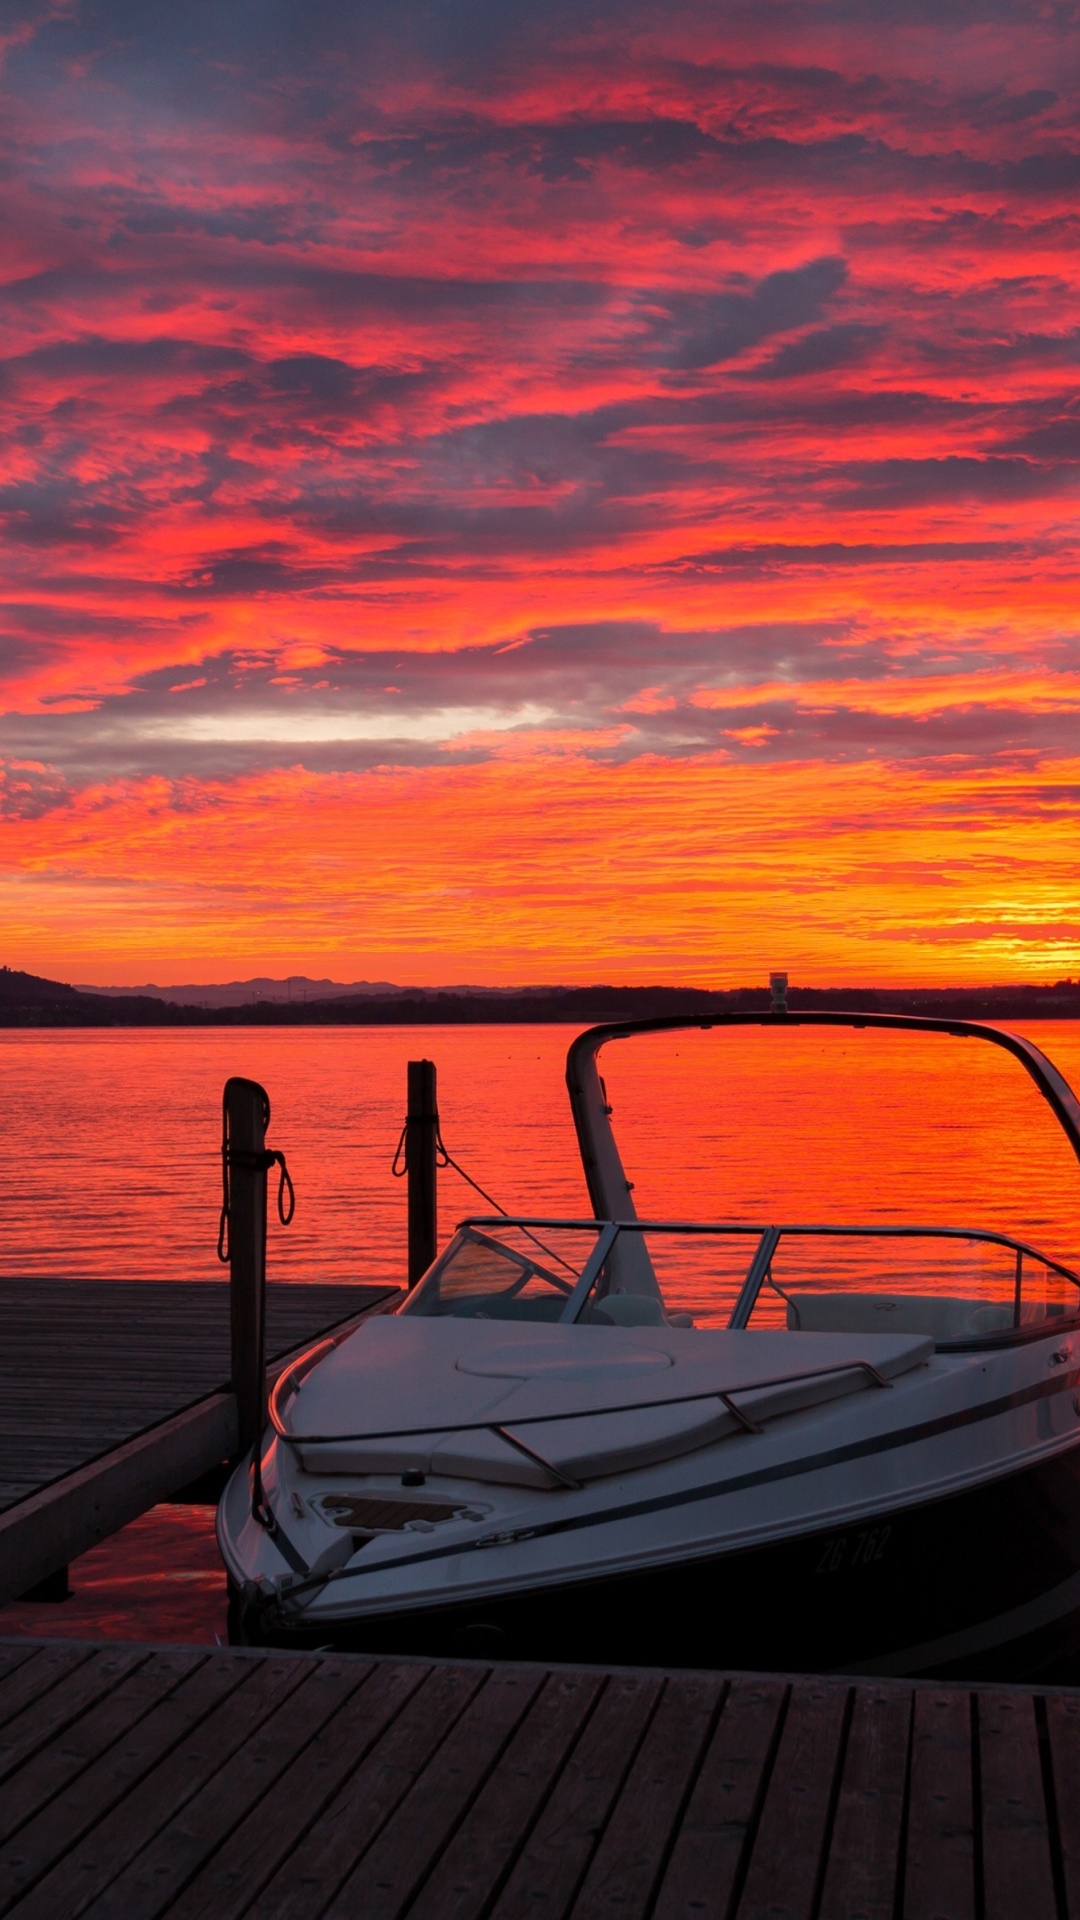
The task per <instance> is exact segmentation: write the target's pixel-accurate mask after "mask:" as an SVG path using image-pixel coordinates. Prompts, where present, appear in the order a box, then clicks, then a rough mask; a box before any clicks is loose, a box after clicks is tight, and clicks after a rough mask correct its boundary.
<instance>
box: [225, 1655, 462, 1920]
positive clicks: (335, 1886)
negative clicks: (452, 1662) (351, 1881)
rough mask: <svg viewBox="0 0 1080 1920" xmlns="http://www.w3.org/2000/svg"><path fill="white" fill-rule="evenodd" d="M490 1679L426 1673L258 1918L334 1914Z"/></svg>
mask: <svg viewBox="0 0 1080 1920" xmlns="http://www.w3.org/2000/svg"><path fill="white" fill-rule="evenodd" d="M486 1677H487V1674H486V1670H485V1669H483V1668H472V1667H435V1668H433V1669H431V1670H430V1671H429V1672H427V1673H424V1674H422V1684H421V1685H420V1686H419V1687H418V1688H417V1689H416V1691H415V1692H414V1693H413V1694H412V1695H411V1696H410V1697H409V1699H408V1700H407V1701H406V1703H405V1705H404V1707H403V1708H402V1710H401V1712H400V1714H399V1715H398V1716H397V1718H396V1719H395V1720H394V1721H393V1722H392V1724H391V1725H390V1726H389V1727H388V1728H387V1730H386V1732H385V1733H384V1734H383V1736H382V1738H381V1739H380V1740H378V1741H377V1742H376V1745H375V1746H374V1748H373V1749H372V1750H371V1751H370V1752H369V1753H368V1754H367V1755H366V1757H365V1758H364V1759H363V1760H362V1761H361V1763H360V1765H359V1766H358V1767H357V1769H356V1771H355V1772H354V1773H353V1774H352V1775H351V1777H350V1778H349V1779H348V1780H347V1781H346V1783H345V1785H344V1786H343V1787H342V1789H341V1791H340V1792H339V1793H338V1794H336V1795H335V1797H334V1799H333V1800H332V1801H331V1802H330V1804H329V1805H328V1806H327V1807H325V1808H324V1810H323V1812H322V1814H321V1816H320V1818H319V1820H318V1821H317V1823H316V1825H315V1826H314V1828H313V1829H312V1831H311V1832H310V1833H309V1834H308V1835H307V1837H306V1839H305V1840H304V1841H303V1842H302V1843H301V1845H300V1846H298V1847H296V1848H295V1849H294V1851H293V1853H292V1854H291V1855H290V1856H289V1858H288V1859H287V1860H286V1861H284V1862H283V1864H282V1866H281V1867H280V1868H279V1869H278V1871H277V1873H276V1874H275V1875H274V1876H273V1878H272V1879H271V1880H270V1881H269V1882H268V1883H267V1884H266V1886H264V1887H263V1888H262V1890H261V1892H260V1893H259V1896H258V1898H257V1899H256V1900H255V1901H254V1903H253V1904H252V1906H251V1908H250V1914H251V1920H308V1917H309V1915H311V1914H316V1913H317V1914H320V1915H321V1914H323V1913H324V1912H325V1911H326V1908H327V1905H328V1903H329V1902H330V1901H331V1900H333V1899H334V1897H335V1895H336V1894H337V1893H338V1890H339V1889H340V1887H341V1886H342V1884H343V1883H344V1882H345V1881H346V1880H347V1878H348V1876H349V1874H350V1873H351V1872H352V1870H353V1868H354V1867H355V1865H356V1863H357V1861H358V1859H359V1858H360V1856H361V1854H363V1853H364V1852H365V1851H366V1849H367V1848H368V1847H369V1846H370V1845H371V1843H372V1841H373V1840H374V1839H375V1836H376V1835H377V1834H378V1833H379V1832H380V1831H381V1829H382V1827H383V1826H384V1825H385V1824H386V1822H387V1821H388V1820H389V1819H390V1818H391V1817H392V1815H393V1814H394V1812H395V1811H396V1809H397V1808H398V1807H399V1806H400V1804H401V1802H402V1801H403V1800H404V1799H405V1796H406V1795H407V1793H408V1792H409V1789H410V1787H411V1786H412V1785H413V1784H414V1782H415V1780H416V1779H417V1777H418V1775H419V1774H420V1772H421V1770H422V1768H423V1767H424V1766H426V1764H427V1763H428V1761H429V1760H430V1759H431V1757H432V1755H433V1754H434V1753H435V1752H436V1751H437V1750H438V1748H439V1747H441V1745H442V1743H443V1741H444V1740H445V1739H446V1737H447V1735H448V1734H449V1733H450V1731H451V1729H452V1728H453V1727H454V1725H455V1724H456V1722H457V1721H458V1719H459V1718H460V1717H461V1715H462V1713H464V1711H465V1709H466V1707H467V1706H468V1704H469V1702H470V1700H471V1699H472V1698H473V1696H474V1694H475V1693H476V1692H477V1691H478V1690H479V1688H480V1686H481V1685H482V1684H483V1682H484V1680H485V1679H486Z"/></svg>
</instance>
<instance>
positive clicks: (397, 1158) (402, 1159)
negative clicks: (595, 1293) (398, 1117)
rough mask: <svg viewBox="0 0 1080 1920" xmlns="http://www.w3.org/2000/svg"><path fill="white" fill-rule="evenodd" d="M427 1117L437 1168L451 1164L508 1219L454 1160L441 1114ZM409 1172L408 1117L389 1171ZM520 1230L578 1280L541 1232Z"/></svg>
mask: <svg viewBox="0 0 1080 1920" xmlns="http://www.w3.org/2000/svg"><path fill="white" fill-rule="evenodd" d="M424 1118H425V1120H426V1121H427V1123H428V1124H430V1123H431V1122H432V1121H434V1123H435V1165H436V1166H437V1167H452V1168H453V1170H454V1172H455V1173H456V1174H457V1176H458V1178H459V1179H460V1180H464V1182H465V1185H466V1186H467V1187H471V1188H472V1190H473V1192H474V1193H478V1194H479V1195H480V1198H481V1200H486V1201H487V1204H488V1206H489V1207H490V1208H491V1210H492V1212H493V1213H501V1214H502V1217H503V1219H504V1220H509V1219H510V1218H511V1215H510V1214H509V1213H508V1212H507V1210H506V1208H505V1207H503V1206H500V1205H499V1202H498V1201H497V1200H496V1199H495V1198H494V1197H493V1195H492V1194H490V1193H488V1192H487V1189H486V1188H484V1187H482V1186H481V1185H480V1182H479V1180H474V1179H473V1177H472V1174H471V1173H466V1171H465V1169H464V1167H463V1166H462V1165H461V1164H460V1162H459V1161H457V1160H455V1159H454V1156H453V1154H452V1153H451V1152H450V1150H449V1148H448V1147H447V1144H446V1142H445V1140H444V1139H443V1137H442V1125H441V1123H440V1120H439V1116H438V1113H434V1114H426V1115H425V1116H424ZM408 1171H409V1122H408V1120H406V1122H405V1125H404V1126H403V1127H402V1129H401V1133H400V1134H399V1136H398V1143H397V1146H396V1147H395V1148H394V1158H393V1160H392V1161H391V1163H390V1172H391V1174H392V1175H393V1177H394V1179H395V1180H400V1179H402V1178H403V1176H404V1175H405V1174H406V1173H408ZM519 1231H520V1232H522V1233H523V1234H524V1235H525V1237H526V1239H527V1240H531V1241H532V1243H533V1245H534V1247H539V1248H540V1251H541V1253H546V1254H547V1257H548V1259H549V1260H555V1261H557V1263H558V1265H559V1266H560V1267H565V1268H566V1271H567V1273H572V1274H573V1276H574V1278H575V1280H576V1279H577V1268H576V1267H574V1266H571V1264H570V1262H569V1260H564V1259H563V1257H562V1254H561V1253H556V1252H555V1249H554V1247H549V1246H548V1245H547V1243H546V1241H544V1240H541V1239H540V1237H539V1235H537V1234H535V1233H533V1232H532V1231H531V1230H530V1228H528V1227H522V1228H520V1229H519Z"/></svg>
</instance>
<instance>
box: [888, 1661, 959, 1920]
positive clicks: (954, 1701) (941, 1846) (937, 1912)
mask: <svg viewBox="0 0 1080 1920" xmlns="http://www.w3.org/2000/svg"><path fill="white" fill-rule="evenodd" d="M971 1713H972V1701H971V1696H970V1694H968V1693H964V1692H959V1691H957V1692H953V1691H951V1690H948V1691H947V1690H945V1689H941V1690H938V1689H936V1688H933V1687H928V1688H920V1689H919V1690H918V1691H917V1692H916V1695H915V1714H914V1721H913V1725H912V1734H911V1782H910V1787H909V1791H908V1832H907V1850H906V1861H905V1871H904V1920H974V1914H975V1824H974V1813H973V1793H972V1724H971Z"/></svg>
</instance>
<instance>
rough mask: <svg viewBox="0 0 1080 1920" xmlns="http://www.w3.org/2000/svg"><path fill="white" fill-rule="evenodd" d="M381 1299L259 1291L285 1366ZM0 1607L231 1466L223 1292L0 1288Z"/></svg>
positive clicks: (39, 1283) (221, 1287) (333, 1292)
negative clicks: (226, 1463) (223, 1465)
mask: <svg viewBox="0 0 1080 1920" xmlns="http://www.w3.org/2000/svg"><path fill="white" fill-rule="evenodd" d="M394 1291H395V1289H393V1288H391V1287H370V1286H369V1287H360V1286H357V1287H350V1286H340V1285H330V1284H326V1285H320V1284H316V1285H312V1286H307V1285H304V1286H300V1285H292V1286H289V1285H276V1286H269V1287H268V1288H267V1328H268V1342H267V1353H268V1356H269V1357H270V1358H271V1359H272V1360H276V1361H277V1362H278V1363H279V1364H280V1362H281V1360H282V1359H283V1358H284V1356H286V1355H287V1354H289V1353H292V1352H295V1351H296V1349H297V1348H299V1347H303V1346H306V1345H308V1344H309V1343H310V1342H311V1341H313V1340H316V1339H318V1337H319V1336H320V1334H322V1333H324V1332H326V1331H327V1330H328V1329H329V1328H331V1327H333V1326H338V1325H340V1324H341V1323H342V1322H343V1321H345V1320H348V1319H351V1318H352V1317H354V1316H355V1315H357V1314H361V1313H364V1312H368V1311H370V1309H371V1308H372V1307H373V1306H375V1305H377V1304H378V1303H379V1302H380V1301H381V1300H385V1299H386V1298H387V1297H389V1296H390V1295H392V1294H393V1292H394ZM0 1357H2V1358H0V1366H2V1372H3V1393H2V1395H0V1603H2V1602H3V1601H5V1600H9V1599H11V1598H12V1597H14V1596H15V1595H16V1594H19V1593H22V1592H24V1591H25V1590H26V1588H28V1587H31V1586H33V1585H35V1584H36V1583H37V1582H38V1581H40V1580H43V1579H45V1578H46V1577H47V1576H48V1575H50V1574H51V1573H53V1572H54V1571H55V1570H56V1569H57V1568H60V1567H63V1566H65V1565H66V1564H67V1563H68V1562H69V1561H71V1560H73V1559H75V1558H76V1557H77V1556H78V1555H79V1554H80V1553H85V1552H86V1550H87V1549H88V1548H89V1547H92V1546H94V1545H95V1544H96V1543H97V1541H98V1540H100V1539H102V1538H103V1537H104V1536H105V1535H106V1534H108V1533H112V1532H115V1531H116V1529H117V1528H118V1527H121V1526H124V1525H125V1524H126V1523H127V1521H129V1520H133V1519H134V1518H135V1517H136V1516H137V1515H138V1514H140V1513H143V1512H145V1511H146V1509H147V1508H148V1507H150V1506H153V1505H154V1504H155V1502H156V1501H158V1500H162V1499H167V1498H168V1497H169V1495H170V1494H172V1493H175V1492H176V1490H177V1489H178V1488H180V1487H182V1486H184V1485H185V1484H187V1483H188V1482H190V1481H193V1480H196V1479H197V1478H198V1477H199V1476H200V1475H201V1474H204V1473H206V1472H208V1471H209V1470H210V1469H211V1468H212V1467H214V1466H216V1465H217V1463H218V1462H219V1461H221V1460H222V1459H225V1458H227V1457H228V1456H229V1455H231V1454H233V1453H235V1451H236V1437H237V1424H236V1402H235V1399H234V1396H233V1395H232V1393H231V1392H230V1391H229V1386H228V1381H229V1369H230V1353H229V1288H228V1285H227V1284H226V1283H224V1282H221V1283H217V1282H213V1281H208V1282H195V1281H193V1282H191V1283H190V1284H185V1283H184V1282H182V1281H145V1280H139V1281H124V1280H116V1281H111V1280H56V1279H40V1278H33V1277H31V1278H27V1279H4V1280H0Z"/></svg>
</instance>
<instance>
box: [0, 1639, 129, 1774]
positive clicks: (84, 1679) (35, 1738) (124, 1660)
mask: <svg viewBox="0 0 1080 1920" xmlns="http://www.w3.org/2000/svg"><path fill="white" fill-rule="evenodd" d="M145 1659H146V1655H145V1653H140V1652H139V1651H138V1649H137V1648H134V1647H119V1648H117V1649H115V1650H113V1649H109V1651H107V1652H106V1653H103V1654H101V1655H99V1656H98V1657H97V1658H96V1659H90V1660H85V1661H84V1662H83V1663H82V1665H81V1666H79V1667H76V1668H75V1670H74V1671H73V1672H71V1673H69V1674H65V1675H64V1684H63V1685H53V1686H52V1687H50V1688H49V1690H48V1692H47V1693H46V1694H45V1695H44V1696H43V1697H40V1698H38V1699H36V1700H32V1701H31V1702H30V1703H29V1705H27V1706H25V1707H24V1708H23V1710H22V1712H21V1713H17V1714H15V1715H14V1716H13V1717H12V1718H11V1719H10V1720H9V1721H8V1722H7V1725H6V1726H5V1727H3V1728H0V1782H3V1781H5V1780H7V1779H8V1778H9V1776H10V1775H11V1774H13V1773H15V1772H16V1771H17V1770H20V1769H21V1768H23V1767H25V1766H26V1763H27V1761H29V1760H30V1759H32V1758H33V1756H34V1754H35V1753H37V1752H38V1751H39V1749H40V1748H41V1747H45V1746H48V1744H49V1742H50V1741H52V1740H55V1739H56V1738H57V1736H58V1735H59V1734H61V1733H63V1731H64V1729H65V1728H66V1727H68V1726H70V1725H71V1722H72V1721H73V1720H78V1719H79V1718H80V1717H81V1716H82V1714H84V1713H85V1712H86V1711H87V1710H88V1709H89V1708H90V1707H92V1706H94V1705H95V1704H96V1703H97V1701H98V1700H100V1699H102V1698H104V1697H105V1696H106V1695H107V1694H109V1693H111V1692H112V1691H113V1689H114V1688H115V1686H116V1685H117V1682H118V1681H120V1680H123V1679H124V1678H125V1677H126V1676H127V1675H128V1674H129V1673H133V1672H134V1670H135V1669H136V1667H138V1666H139V1665H140V1664H141V1663H142V1661H143V1660H145Z"/></svg>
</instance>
